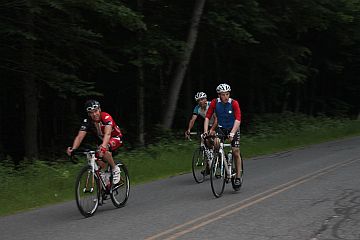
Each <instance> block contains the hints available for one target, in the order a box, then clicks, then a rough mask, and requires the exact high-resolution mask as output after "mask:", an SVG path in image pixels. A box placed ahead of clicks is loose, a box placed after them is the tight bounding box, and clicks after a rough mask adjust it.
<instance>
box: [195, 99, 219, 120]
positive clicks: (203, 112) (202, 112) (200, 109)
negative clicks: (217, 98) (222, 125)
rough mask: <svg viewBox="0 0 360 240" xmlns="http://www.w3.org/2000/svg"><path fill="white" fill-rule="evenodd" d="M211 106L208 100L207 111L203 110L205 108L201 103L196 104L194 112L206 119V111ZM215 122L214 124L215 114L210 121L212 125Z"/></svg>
mask: <svg viewBox="0 0 360 240" xmlns="http://www.w3.org/2000/svg"><path fill="white" fill-rule="evenodd" d="M209 106H210V102H209V101H207V102H206V108H205V111H203V109H202V108H201V107H200V106H199V105H196V106H195V108H194V111H193V114H194V115H197V116H201V117H202V118H204V119H205V116H206V112H207V111H208V109H209ZM213 124H214V116H212V117H211V119H210V121H209V125H210V126H212V125H213Z"/></svg>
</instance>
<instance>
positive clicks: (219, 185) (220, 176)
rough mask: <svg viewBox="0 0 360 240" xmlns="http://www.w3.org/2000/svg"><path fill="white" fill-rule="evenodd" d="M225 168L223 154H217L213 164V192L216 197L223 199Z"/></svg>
mask: <svg viewBox="0 0 360 240" xmlns="http://www.w3.org/2000/svg"><path fill="white" fill-rule="evenodd" d="M225 177H226V176H225V166H224V161H222V160H221V154H220V153H217V154H215V158H214V159H213V161H212V163H211V170H210V182H211V190H212V192H213V194H214V196H215V197H217V198H218V197H221V195H222V194H223V192H224V188H225Z"/></svg>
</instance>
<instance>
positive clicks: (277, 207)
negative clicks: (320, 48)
mask: <svg viewBox="0 0 360 240" xmlns="http://www.w3.org/2000/svg"><path fill="white" fill-rule="evenodd" d="M189 164H190V160H189ZM0 232H1V237H0V239H2V240H11V239H17V240H25V239H31V240H35V239H36V240H45V239H46V240H47V239H52V240H55V239H87V240H89V239H104V240H105V239H106V240H108V239H109V240H110V239H116V240H119V239H241V240H247V239H249V240H270V239H271V240H282V239H288V240H294V239H304V240H325V239H326V240H330V239H331V240H333V239H334V240H335V239H346V240H359V239H360V137H356V138H351V139H345V140H338V141H333V142H328V143H323V144H318V145H313V146H310V147H305V148H301V149H298V150H294V151H289V152H283V153H279V154H273V155H268V156H263V157H259V158H254V159H248V160H246V161H245V182H244V186H243V188H242V189H241V190H240V191H239V192H237V193H235V192H233V190H232V188H231V185H230V184H228V185H226V189H225V193H224V195H223V196H222V197H221V198H219V199H216V198H215V197H214V196H213V195H212V192H211V188H210V182H209V181H208V180H207V181H205V182H204V183H202V184H196V183H195V182H194V180H193V178H192V175H191V174H184V175H181V176H176V177H172V178H168V179H164V180H160V181H155V182H152V183H149V184H142V185H138V186H135V187H134V186H133V187H132V189H131V193H130V198H129V201H128V204H127V205H126V206H125V207H124V208H121V209H115V208H114V207H113V206H112V204H111V202H110V201H109V202H108V203H107V204H106V205H105V206H102V207H100V208H99V209H98V211H97V212H96V214H95V215H94V216H93V217H91V218H87V219H85V218H83V217H82V215H80V213H79V212H78V210H77V208H76V204H75V202H73V201H72V202H67V203H63V204H58V205H53V206H49V207H45V208H41V209H37V210H33V211H29V212H25V213H21V214H16V215H12V216H7V217H1V218H0Z"/></svg>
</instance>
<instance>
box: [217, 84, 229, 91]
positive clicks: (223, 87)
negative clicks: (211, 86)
mask: <svg viewBox="0 0 360 240" xmlns="http://www.w3.org/2000/svg"><path fill="white" fill-rule="evenodd" d="M230 91H231V87H230V86H229V85H228V84H226V83H222V84H220V85H219V86H217V88H216V92H217V93H223V92H230Z"/></svg>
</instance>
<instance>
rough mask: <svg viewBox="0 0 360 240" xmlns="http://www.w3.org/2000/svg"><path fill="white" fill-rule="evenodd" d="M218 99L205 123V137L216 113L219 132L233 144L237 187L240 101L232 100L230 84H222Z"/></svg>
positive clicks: (208, 112) (211, 105)
mask: <svg viewBox="0 0 360 240" xmlns="http://www.w3.org/2000/svg"><path fill="white" fill-rule="evenodd" d="M216 92H217V93H218V96H219V97H218V98H215V99H213V100H212V101H211V103H210V106H209V109H208V111H207V113H206V117H205V121H204V133H203V136H206V135H208V124H209V121H210V119H211V117H212V116H213V114H214V113H215V114H216V116H217V121H218V128H217V129H216V131H217V132H220V133H222V134H224V135H226V136H228V139H229V140H230V142H231V147H232V152H233V156H234V160H235V163H236V177H235V185H240V184H241V180H240V176H241V171H242V169H241V161H242V159H241V157H240V148H239V147H240V123H241V110H240V107H239V103H238V101H236V100H235V99H232V98H230V92H231V88H230V86H229V85H228V84H226V83H222V84H220V85H219V86H217V88H216ZM219 146H220V142H219V139H216V141H215V148H217V149H218V148H219Z"/></svg>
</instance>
